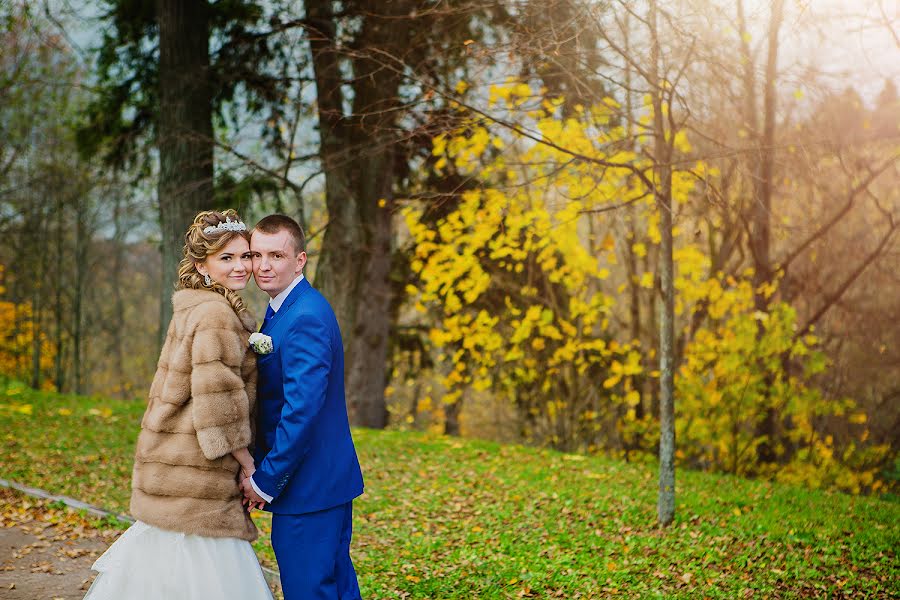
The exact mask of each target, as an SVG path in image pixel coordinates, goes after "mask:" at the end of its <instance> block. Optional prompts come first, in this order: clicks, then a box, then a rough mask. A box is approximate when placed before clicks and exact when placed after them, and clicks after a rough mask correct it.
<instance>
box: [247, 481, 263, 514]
mask: <svg viewBox="0 0 900 600" xmlns="http://www.w3.org/2000/svg"><path fill="white" fill-rule="evenodd" d="M241 491H242V492H243V493H244V506H246V507H247V512H250V511H251V510H252V509H254V508H257V509H261V508H262V507H264V506H265V505H266V501H265V500H263V499H262V498H261V497H260V496H259V494H257V493H256V490H254V489H253V485H252V484H251V483H250V478H249V477H247V478H245V479H244V480H243V481H241Z"/></svg>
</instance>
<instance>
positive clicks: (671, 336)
mask: <svg viewBox="0 0 900 600" xmlns="http://www.w3.org/2000/svg"><path fill="white" fill-rule="evenodd" d="M649 25H650V35H651V39H650V43H651V44H652V49H651V58H650V61H651V63H652V64H651V65H650V69H651V71H650V72H651V73H652V77H653V81H651V82H650V83H651V86H650V89H651V93H652V94H653V113H654V114H653V128H654V162H655V163H656V168H655V170H656V182H655V183H656V188H655V196H656V205H657V210H658V211H659V215H660V219H659V229H660V234H661V238H662V239H661V243H660V249H659V253H660V257H659V279H660V287H661V291H662V314H661V315H660V330H659V377H660V390H659V392H660V394H659V396H660V397H659V429H660V440H659V499H658V502H657V516H658V519H659V523H660V524H661V525H663V526H666V525H669V524H670V523H671V522H672V520H673V519H674V518H675V402H674V388H675V385H674V383H675V380H674V367H675V366H674V358H675V357H674V351H675V326H674V323H675V285H674V281H675V278H674V270H675V265H674V263H673V261H672V166H671V160H670V155H671V152H670V146H669V143H668V141H667V139H666V129H665V122H664V116H663V110H662V109H663V94H664V90H663V88H662V85H661V81H660V77H659V60H660V56H659V36H658V33H657V7H656V1H655V0H652V1H651V2H650V15H649Z"/></svg>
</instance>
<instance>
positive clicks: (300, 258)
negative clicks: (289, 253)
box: [297, 250, 306, 272]
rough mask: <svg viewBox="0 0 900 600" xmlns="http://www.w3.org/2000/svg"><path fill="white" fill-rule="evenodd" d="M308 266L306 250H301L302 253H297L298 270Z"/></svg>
mask: <svg viewBox="0 0 900 600" xmlns="http://www.w3.org/2000/svg"><path fill="white" fill-rule="evenodd" d="M305 266H306V252H303V251H302V250H301V251H300V254H298V255H297V267H298V272H299V271H302V270H303V267H305Z"/></svg>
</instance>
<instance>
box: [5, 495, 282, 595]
mask: <svg viewBox="0 0 900 600" xmlns="http://www.w3.org/2000/svg"><path fill="white" fill-rule="evenodd" d="M34 491H37V490H32V492H34ZM67 501H68V500H67ZM85 506H86V505H85ZM96 512H98V514H100V511H96ZM114 521H115V520H113V521H112V522H114ZM112 522H111V521H110V520H107V519H103V518H100V517H98V516H97V515H92V514H88V513H86V512H85V511H83V510H82V511H79V510H73V509H72V508H70V507H67V506H65V505H64V504H62V503H60V502H54V501H52V500H45V499H40V498H35V497H33V496H31V495H29V494H26V493H23V492H21V491H17V490H14V489H9V488H5V487H0V600H56V599H65V600H81V599H82V598H83V597H84V595H85V593H86V592H87V590H88V588H89V587H90V586H91V583H92V582H93V580H94V576H95V575H96V573H94V572H93V571H91V565H92V564H94V561H95V560H97V557H99V556H100V555H101V554H103V552H105V551H106V549H107V548H108V547H109V546H110V544H112V543H113V542H114V541H115V540H116V538H117V537H118V536H119V535H121V534H122V532H123V531H124V530H125V529H126V528H127V526H128V523H124V522H121V523H119V526H118V528H116V527H115V526H114V525H113V524H111V523H112ZM267 575H268V576H272V575H273V573H272V572H269V573H267ZM275 577H277V574H275ZM273 592H274V593H275V598H276V600H281V599H282V598H283V596H282V594H281V590H280V589H278V588H277V586H273Z"/></svg>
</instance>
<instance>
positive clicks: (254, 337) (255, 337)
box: [250, 331, 275, 354]
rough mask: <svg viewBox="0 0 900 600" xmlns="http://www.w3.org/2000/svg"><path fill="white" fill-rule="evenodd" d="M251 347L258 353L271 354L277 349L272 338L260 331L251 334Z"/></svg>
mask: <svg viewBox="0 0 900 600" xmlns="http://www.w3.org/2000/svg"><path fill="white" fill-rule="evenodd" d="M250 347H251V348H253V351H254V352H256V353H257V354H269V353H270V352H272V350H274V349H275V346H274V345H273V344H272V338H271V337H269V336H267V335H266V334H264V333H260V332H258V331H257V332H256V333H251V334H250Z"/></svg>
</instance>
